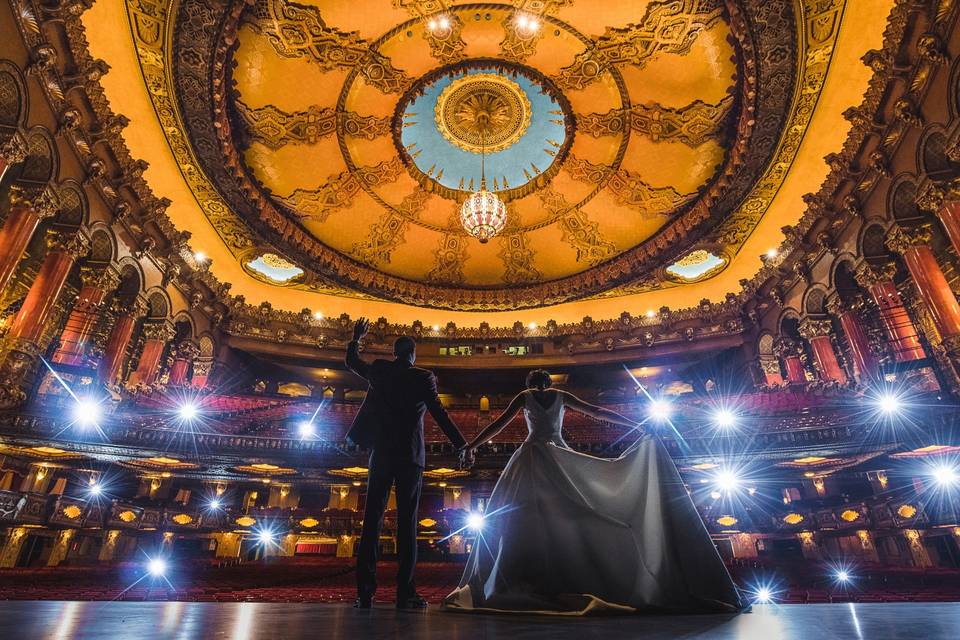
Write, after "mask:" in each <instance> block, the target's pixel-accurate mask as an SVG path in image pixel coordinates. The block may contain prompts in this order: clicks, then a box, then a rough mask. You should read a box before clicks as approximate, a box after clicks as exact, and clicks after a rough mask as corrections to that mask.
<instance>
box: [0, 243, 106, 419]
mask: <svg viewBox="0 0 960 640" xmlns="http://www.w3.org/2000/svg"><path fill="white" fill-rule="evenodd" d="M47 247H48V249H47V256H46V258H45V259H44V261H43V264H42V265H41V267H40V271H39V272H38V273H37V277H36V279H34V281H33V284H32V285H31V286H30V291H29V292H28V293H27V297H26V298H25V299H24V301H23V306H22V307H20V311H18V312H17V315H16V316H15V317H14V319H13V324H11V325H10V331H9V332H8V333H7V336H6V339H5V344H4V349H3V350H4V352H6V359H5V360H4V361H3V365H2V366H0V406H2V407H11V406H15V405H17V404H19V403H20V402H22V401H23V400H24V399H25V397H26V394H25V393H24V392H23V390H22V389H21V388H20V387H21V385H22V383H23V381H24V378H25V377H26V374H27V372H28V371H29V370H30V368H31V366H32V365H33V363H34V362H35V360H36V358H37V356H38V355H39V354H40V351H41V345H40V338H41V336H42V335H43V331H44V328H45V327H46V323H47V320H49V319H50V315H51V312H52V311H53V309H54V308H55V307H56V304H57V299H58V298H59V297H60V292H61V290H62V289H63V285H64V283H65V282H66V281H67V276H68V275H69V274H70V270H71V269H72V268H73V265H74V263H75V262H76V260H77V258H79V257H80V255H82V254H83V253H85V252H86V250H87V247H88V244H87V239H86V238H85V237H84V236H83V235H81V234H80V233H78V232H75V231H71V232H63V231H51V232H49V235H48V236H47Z"/></svg>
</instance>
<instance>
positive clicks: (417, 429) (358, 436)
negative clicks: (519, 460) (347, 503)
mask: <svg viewBox="0 0 960 640" xmlns="http://www.w3.org/2000/svg"><path fill="white" fill-rule="evenodd" d="M346 364H347V366H348V367H349V368H350V370H351V371H353V372H354V373H356V374H357V375H358V376H361V377H362V378H364V379H365V380H366V381H367V382H368V383H369V387H368V389H367V397H366V399H365V400H364V401H363V406H361V407H360V412H359V413H358V414H357V417H356V418H355V419H354V421H353V425H352V426H351V427H350V431H349V432H348V433H347V439H348V440H350V441H352V442H354V443H356V444H359V445H360V446H362V447H364V448H368V449H373V455H374V457H380V456H381V455H386V456H388V457H389V458H392V459H393V460H394V461H397V462H410V463H412V464H416V465H419V466H421V467H422V466H424V461H425V456H424V451H423V414H424V413H426V412H427V411H429V412H430V415H432V416H433V419H434V420H436V421H437V424H438V425H439V426H440V429H442V430H443V433H444V434H446V436H447V437H448V438H450V441H451V442H452V443H453V444H454V445H455V446H457V447H462V446H463V445H465V444H466V440H464V439H463V436H462V435H461V434H460V430H459V429H457V426H456V425H455V424H453V420H451V419H450V416H449V415H448V414H447V410H446V409H444V408H443V405H442V404H440V397H439V396H438V395H437V377H436V376H435V375H433V373H432V372H430V371H428V370H426V369H421V368H419V367H414V366H413V365H411V364H409V363H407V362H405V361H402V360H374V361H373V362H372V363H368V362H364V360H363V359H362V358H361V357H360V354H359V352H358V344H357V342H356V341H351V342H350V344H348V345H347V357H346Z"/></svg>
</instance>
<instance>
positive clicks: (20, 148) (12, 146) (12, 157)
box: [0, 131, 29, 182]
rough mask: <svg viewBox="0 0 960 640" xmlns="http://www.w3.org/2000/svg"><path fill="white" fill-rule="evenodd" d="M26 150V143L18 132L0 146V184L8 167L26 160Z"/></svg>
mask: <svg viewBox="0 0 960 640" xmlns="http://www.w3.org/2000/svg"><path fill="white" fill-rule="evenodd" d="M28 150H29V148H28V146H27V141H26V140H25V139H24V137H23V135H22V134H21V133H20V132H19V131H15V132H14V134H13V135H12V136H10V138H9V139H7V140H5V141H4V142H3V143H2V144H0V182H3V179H4V178H5V177H6V176H7V170H8V169H10V167H12V166H13V165H15V164H20V163H21V162H23V161H24V160H26V158H27V152H28Z"/></svg>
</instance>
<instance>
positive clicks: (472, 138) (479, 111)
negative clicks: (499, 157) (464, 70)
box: [434, 73, 532, 153]
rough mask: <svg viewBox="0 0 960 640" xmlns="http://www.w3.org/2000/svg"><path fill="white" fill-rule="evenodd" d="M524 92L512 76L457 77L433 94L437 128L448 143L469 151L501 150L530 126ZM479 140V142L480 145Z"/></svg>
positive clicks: (484, 74) (492, 151) (513, 142)
mask: <svg viewBox="0 0 960 640" xmlns="http://www.w3.org/2000/svg"><path fill="white" fill-rule="evenodd" d="M531 115H532V110H531V107H530V100H529V99H528V98H527V94H526V93H525V92H524V91H523V89H521V88H520V85H518V84H517V83H516V82H514V81H513V80H510V79H509V78H507V77H505V76H501V75H494V74H491V73H473V74H467V75H465V76H463V77H460V78H457V79H456V80H454V81H453V82H451V83H450V84H449V85H447V87H446V88H444V90H443V91H442V92H441V93H440V96H439V97H438V98H437V106H436V113H435V114H434V117H435V119H436V124H437V130H439V131H440V133H441V134H442V135H443V137H444V138H446V139H447V140H448V141H449V142H450V143H451V144H453V145H455V146H457V147H460V148H461V149H464V150H466V151H470V152H471V153H480V152H481V146H482V147H483V149H485V150H486V152H487V153H496V152H498V151H503V150H504V149H507V148H509V147H511V146H512V145H514V144H515V143H516V142H517V141H518V140H519V139H520V138H522V137H523V134H524V133H526V131H527V128H528V127H529V126H530V118H531ZM481 142H482V143H483V144H482V145H481Z"/></svg>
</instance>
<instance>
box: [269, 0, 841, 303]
mask: <svg viewBox="0 0 960 640" xmlns="http://www.w3.org/2000/svg"><path fill="white" fill-rule="evenodd" d="M766 4H767V5H770V4H773V3H766ZM831 7H832V8H833V10H835V11H840V10H842V3H839V2H837V3H834V4H833V5H831ZM804 8H805V10H807V11H809V9H808V8H807V7H804ZM763 10H769V11H770V12H773V13H777V12H779V13H778V16H779V18H778V19H781V20H782V19H783V17H784V16H787V15H788V11H789V10H787V13H784V11H782V8H779V7H765V8H764V9H761V11H763ZM730 13H731V21H732V22H733V23H734V24H736V22H737V20H741V21H742V20H744V17H743V15H742V13H741V12H740V10H739V8H734V7H732V6H731V7H730ZM770 17H771V16H770V15H769V14H768V15H765V16H764V18H763V19H765V20H766V19H769V18H770ZM837 20H838V18H837ZM774 22H776V20H774ZM822 23H823V21H819V22H818V23H817V24H818V29H817V34H818V35H817V37H818V38H819V39H820V40H821V41H822V40H823V36H824V34H825V33H826V35H827V38H826V40H827V41H829V40H830V38H835V35H836V34H835V31H836V30H835V29H833V31H832V32H830V31H829V29H826V28H824V27H822V26H820V25H822ZM781 40H782V39H781ZM779 44H780V45H782V44H783V43H782V42H780V43H779ZM829 46H830V45H829V42H827V44H825V45H823V47H822V48H823V49H829ZM828 53H829V52H828ZM807 58H810V59H811V60H812V61H813V62H816V63H822V62H823V60H829V56H828V55H820V54H819V53H818V54H817V56H814V57H812V58H811V57H810V56H807ZM801 60H803V61H804V62H806V59H805V58H803V57H802V58H801ZM614 66H616V65H614ZM821 73H822V70H821ZM767 77H770V78H773V79H777V78H781V77H782V74H780V75H778V74H775V73H771V74H770V76H767ZM810 84H811V82H810V81H806V82H805V86H810ZM813 84H816V83H815V82H814V83H813ZM777 88H779V89H780V90H781V91H780V92H781V94H782V93H783V91H782V89H783V88H784V87H783V86H782V85H781V86H780V87H777ZM756 124H757V123H754V125H756ZM754 125H751V126H754ZM738 127H739V128H741V129H742V127H743V124H742V123H740V124H739V125H738ZM761 146H762V145H761ZM794 151H795V150H794ZM733 153H734V155H736V150H735V151H734V152H733ZM727 175H729V174H727V173H725V176H727ZM729 180H730V178H729V177H724V178H721V180H719V181H718V184H726V183H727V181H729ZM733 191H736V189H734V190H733ZM732 193H733V192H732V191H731V194H732ZM712 204H716V202H712ZM707 207H708V205H707V204H706V203H704V204H703V206H699V205H698V206H694V207H693V208H692V209H691V210H690V212H689V213H691V214H693V215H692V216H691V215H685V216H684V217H683V220H684V223H683V224H684V227H686V229H688V232H689V230H692V229H693V228H694V227H695V224H692V223H693V222H694V221H696V220H697V219H698V218H700V219H703V215H704V214H705V213H706V212H707V211H708V210H709V209H708V208H707ZM717 208H718V207H714V210H716V209H717ZM721 209H722V208H721ZM262 214H263V212H261V214H260V215H258V216H256V218H257V219H260V220H268V221H269V220H272V219H275V218H274V217H273V216H270V215H262ZM674 226H675V225H670V227H671V228H672V227H674ZM280 233H281V234H282V237H287V238H292V239H294V240H295V246H300V247H304V248H306V247H305V244H304V242H303V240H306V238H303V239H298V236H299V235H300V233H299V232H297V231H296V230H295V229H294V228H288V229H286V230H284V231H282V232H280ZM685 233H687V232H685ZM681 237H682V235H681V234H677V232H676V231H668V230H664V232H662V233H661V234H659V236H658V240H657V241H656V244H655V245H651V248H652V247H653V246H657V247H660V248H661V249H660V250H661V251H662V250H663V249H664V248H666V247H668V246H672V245H673V244H674V243H675V242H677V241H678V240H679V239H680V238H681ZM271 239H272V238H271ZM742 239H745V236H743V237H742V238H741V241H742ZM317 253H318V252H317V251H316V250H310V251H306V253H305V254H304V255H309V256H310V257H311V259H310V260H307V261H301V260H299V259H298V258H299V256H300V254H299V253H298V251H293V252H291V254H292V255H291V256H290V257H292V258H294V260H296V261H297V262H299V263H301V264H305V263H310V264H314V263H315V262H316V258H318V257H320V256H319V255H317ZM650 257H651V254H650V253H649V249H647V250H641V251H634V252H631V257H630V258H629V259H627V260H625V261H624V264H623V265H622V267H614V269H613V270H612V271H608V273H606V274H605V276H607V277H604V278H603V279H602V280H601V279H597V278H594V277H584V276H577V277H576V278H575V279H572V280H569V281H557V282H555V283H549V291H552V292H555V293H554V295H546V296H545V295H542V294H544V293H547V292H546V291H544V288H543V285H541V286H537V287H534V288H532V289H531V290H530V291H529V292H527V291H520V292H519V293H520V295H511V296H509V297H508V299H509V300H511V303H510V306H509V308H516V307H522V306H528V305H529V304H549V303H551V302H556V301H562V300H564V299H567V300H569V299H573V298H575V297H584V295H588V296H589V295H597V294H598V293H599V292H600V289H597V290H596V291H595V292H594V293H593V294H590V293H586V291H589V287H591V286H596V285H591V282H595V283H599V282H604V283H606V284H605V285H604V286H606V287H609V283H611V282H617V281H621V280H622V281H623V283H622V284H620V285H618V286H617V288H614V289H609V288H607V289H605V290H604V291H603V295H618V294H622V293H627V292H632V291H635V290H636V289H635V287H632V286H631V284H630V283H629V282H628V281H627V280H628V279H629V277H630V276H628V275H627V274H632V277H633V278H636V277H637V276H636V274H637V273H638V272H640V273H642V272H644V271H645V270H644V268H643V267H641V266H640V265H642V264H643V262H644V260H647V259H649V258H650ZM623 258H627V256H626V255H624V256H623ZM638 258H640V261H639V262H638ZM610 266H611V267H612V266H613V264H611V265H610ZM327 267H328V268H327V269H326V271H327V272H336V273H338V274H346V278H347V280H351V279H352V277H354V276H360V275H361V274H362V270H358V269H357V268H356V267H355V266H351V265H348V264H344V265H342V268H340V267H336V266H334V264H333V263H329V264H328V265H327ZM623 267H627V268H623ZM584 275H586V274H584ZM609 276H613V278H612V279H611V278H610V277H609ZM640 281H641V282H644V283H646V282H647V279H646V276H641V277H640ZM305 286H310V287H312V288H315V287H316V285H315V284H313V283H310V284H306V283H305ZM349 286H350V287H357V288H359V290H360V291H372V290H371V289H370V288H369V287H370V286H373V287H374V289H373V290H377V291H379V292H380V293H383V292H384V291H389V294H388V297H390V298H392V299H396V300H402V301H408V302H413V303H419V302H421V301H423V300H431V302H434V303H437V302H438V301H439V304H440V305H441V306H442V305H445V304H447V303H445V302H443V300H449V299H451V297H452V298H453V299H456V300H457V302H456V303H455V304H453V305H452V306H455V307H456V308H462V309H472V308H503V307H498V306H496V305H498V304H499V303H498V302H496V301H497V300H499V299H501V298H502V297H503V296H500V295H499V294H497V293H495V292H486V291H468V290H462V289H460V290H456V291H451V290H447V291H446V292H444V291H443V290H442V289H441V290H440V291H436V290H432V289H430V288H429V287H426V288H425V287H424V286H423V285H411V284H409V283H404V282H403V281H402V280H401V281H396V282H391V281H390V277H388V276H387V277H385V276H384V275H383V274H378V275H377V277H376V278H366V277H361V278H358V279H357V280H355V281H354V282H353V283H352V284H350V285H349ZM643 286H647V285H646V284H644V285H643ZM560 292H563V293H560ZM515 293H517V292H515ZM434 294H443V295H440V296H437V295H434ZM448 294H449V295H448ZM465 294H466V295H465ZM534 300H535V301H536V302H534ZM525 301H529V302H525Z"/></svg>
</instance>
